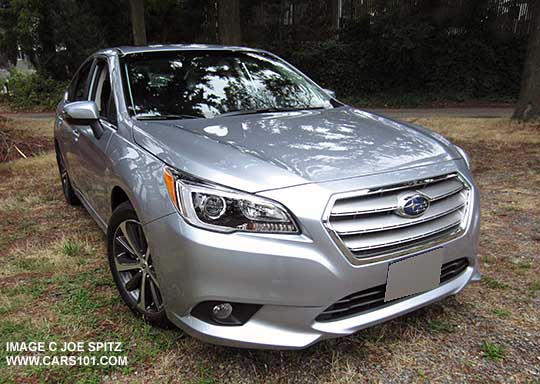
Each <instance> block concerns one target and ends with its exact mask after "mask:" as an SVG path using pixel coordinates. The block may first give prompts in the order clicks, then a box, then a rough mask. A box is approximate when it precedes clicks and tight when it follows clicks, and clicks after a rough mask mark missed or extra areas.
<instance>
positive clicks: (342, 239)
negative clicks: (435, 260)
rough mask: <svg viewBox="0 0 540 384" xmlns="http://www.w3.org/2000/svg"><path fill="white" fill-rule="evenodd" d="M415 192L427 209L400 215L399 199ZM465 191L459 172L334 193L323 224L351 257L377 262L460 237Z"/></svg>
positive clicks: (466, 195)
mask: <svg viewBox="0 0 540 384" xmlns="http://www.w3.org/2000/svg"><path fill="white" fill-rule="evenodd" d="M414 192H419V193H421V194H422V195H424V196H425V197H427V199H428V200H429V201H430V206H429V208H428V209H427V210H426V211H425V212H424V213H423V214H422V215H421V216H419V217H403V216H400V215H398V201H399V197H400V196H402V195H405V194H409V193H414ZM469 194H470V189H469V187H468V186H467V184H466V183H465V182H464V181H463V180H462V179H461V178H460V177H459V176H458V175H457V174H449V175H444V176H438V177H433V178H429V179H423V180H417V181H413V182H410V183H405V184H398V185H391V186H387V187H383V188H377V189H372V190H369V191H364V192H363V193H362V194H360V195H355V194H353V195H349V194H348V195H346V196H345V197H339V196H338V198H337V199H336V200H335V202H334V203H333V206H332V208H331V210H330V213H329V215H328V218H327V220H326V222H327V226H328V228H329V230H330V231H331V232H332V234H333V235H334V238H335V239H336V241H338V243H339V244H340V246H341V247H342V248H344V249H345V250H346V252H347V253H348V256H349V257H351V258H352V259H353V261H356V262H370V261H377V260H378V259H380V258H381V257H385V258H390V257H394V256H396V254H397V253H405V252H410V251H412V250H414V248H417V247H419V246H426V247H427V246H430V245H433V244H436V243H442V242H445V241H448V240H450V239H452V238H454V237H456V236H458V235H459V234H460V233H462V231H463V228H464V221H465V217H466V212H467V208H468V201H469Z"/></svg>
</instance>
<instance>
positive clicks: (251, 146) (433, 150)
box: [133, 107, 459, 192]
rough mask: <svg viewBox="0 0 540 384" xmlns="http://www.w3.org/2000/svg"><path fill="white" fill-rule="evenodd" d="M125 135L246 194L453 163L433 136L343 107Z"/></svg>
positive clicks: (138, 128)
mask: <svg viewBox="0 0 540 384" xmlns="http://www.w3.org/2000/svg"><path fill="white" fill-rule="evenodd" d="M133 132H134V140H135V141H136V142H137V143H138V144H139V145H141V146H142V147H144V148H145V149H146V150H148V151H150V152H151V153H153V154H154V155H155V156H157V157H159V158H161V159H162V160H163V161H165V162H166V163H168V164H169V165H172V166H174V167H176V168H178V169H180V170H183V171H185V172H187V173H190V174H192V175H195V176H197V177H200V178H202V179H206V180H210V181H213V182H215V183H219V184H223V185H227V186H230V187H234V188H237V189H242V190H246V191H250V192H256V191H261V190H267V189H275V188H283V187H288V186H292V185H298V184H303V183H312V182H323V181H330V180H336V179H341V178H350V177H357V176H363V175H368V174H374V173H381V172H388V171H393V170H398V169H403V168H410V167H415V166H421V165H426V164H429V163H435V162H442V161H448V160H451V159H453V158H459V155H458V154H457V153H456V152H455V150H454V149H453V147H452V145H451V144H450V143H449V142H448V141H447V140H446V139H444V138H443V137H442V136H440V135H438V134H435V133H433V132H431V131H429V130H427V129H425V128H421V127H416V126H412V125H409V124H405V123H399V122H396V121H394V120H391V119H388V118H385V117H382V116H379V115H376V114H373V113H369V112H365V111H362V110H359V109H355V108H351V107H339V108H333V109H328V110H311V111H299V112H287V113H266V114H256V115H238V116H224V117H217V118H213V119H192V120H178V121H172V120H169V121H137V122H136V124H135V127H134V130H133Z"/></svg>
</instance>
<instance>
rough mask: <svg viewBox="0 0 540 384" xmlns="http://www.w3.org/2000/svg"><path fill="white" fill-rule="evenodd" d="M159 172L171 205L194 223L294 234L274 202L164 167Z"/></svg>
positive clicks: (282, 209)
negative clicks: (201, 180) (189, 176)
mask: <svg viewBox="0 0 540 384" xmlns="http://www.w3.org/2000/svg"><path fill="white" fill-rule="evenodd" d="M163 175H164V178H165V184H166V185H167V190H168V191H169V195H170V196H171V199H172V200H173V203H174V205H175V206H176V207H177V208H178V210H179V212H180V214H181V215H182V216H183V217H184V219H186V221H188V222H189V223H191V224H192V225H194V226H197V227H200V228H204V229H210V230H214V231H220V232H234V231H245V232H259V233H260V232H263V233H298V227H297V225H296V223H295V222H294V220H293V218H292V217H291V215H290V214H289V213H288V212H287V209H286V208H285V207H283V206H282V205H280V204H278V203H276V202H274V201H271V200H268V199H265V198H262V197H259V196H255V195H251V194H248V193H244V192H238V191H235V190H230V189H225V188H222V187H219V186H214V185H209V184H205V183H202V182H198V181H194V180H189V179H187V178H182V177H181V176H180V175H178V174H177V173H176V172H175V171H173V170H172V169H171V168H168V167H166V168H165V169H164V173H163Z"/></svg>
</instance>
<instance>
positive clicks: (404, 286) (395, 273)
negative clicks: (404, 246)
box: [384, 248, 443, 301]
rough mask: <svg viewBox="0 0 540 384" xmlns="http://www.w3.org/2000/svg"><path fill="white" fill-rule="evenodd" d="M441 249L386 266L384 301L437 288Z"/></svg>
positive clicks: (439, 277) (439, 274)
mask: <svg viewBox="0 0 540 384" xmlns="http://www.w3.org/2000/svg"><path fill="white" fill-rule="evenodd" d="M442 258H443V249H442V248H437V249H435V250H432V251H428V252H425V253H421V254H419V255H416V256H412V257H409V258H407V259H404V260H400V261H396V262H394V263H391V264H390V265H389V266H388V275H387V278H386V293H385V295H384V301H391V300H395V299H399V298H401V297H405V296H410V295H414V294H415V293H420V292H425V291H429V290H431V289H434V288H437V287H438V286H439V283H440V281H441V265H442Z"/></svg>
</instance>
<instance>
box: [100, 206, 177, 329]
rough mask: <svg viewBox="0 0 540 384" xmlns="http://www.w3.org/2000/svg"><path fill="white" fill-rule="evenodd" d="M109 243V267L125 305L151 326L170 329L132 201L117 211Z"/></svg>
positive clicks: (152, 264)
mask: <svg viewBox="0 0 540 384" xmlns="http://www.w3.org/2000/svg"><path fill="white" fill-rule="evenodd" d="M107 240H108V255H109V266H110V268H111V272H112V276H113V279H114V281H115V283H116V287H117V288H118V291H119V292H120V296H121V297H122V299H123V300H124V302H125V303H126V304H127V306H128V307H129V308H130V309H131V310H132V311H133V312H134V313H135V314H136V315H138V316H140V317H142V318H143V319H144V320H146V321H148V322H149V323H150V324H153V325H157V326H159V327H164V328H169V327H170V326H171V323H170V322H169V320H168V319H167V316H166V314H165V309H164V305H163V298H162V296H161V289H160V286H159V283H158V280H157V276H156V270H155V266H154V262H153V259H152V254H151V252H150V248H149V247H148V243H147V241H146V236H145V234H144V230H143V227H142V225H141V223H140V221H139V219H138V217H137V213H136V212H135V210H134V209H133V207H132V205H131V204H130V203H129V202H125V203H122V204H120V205H119V206H118V207H117V208H116V209H115V210H114V212H113V214H112V217H111V222H110V225H109V228H108V231H107Z"/></svg>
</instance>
